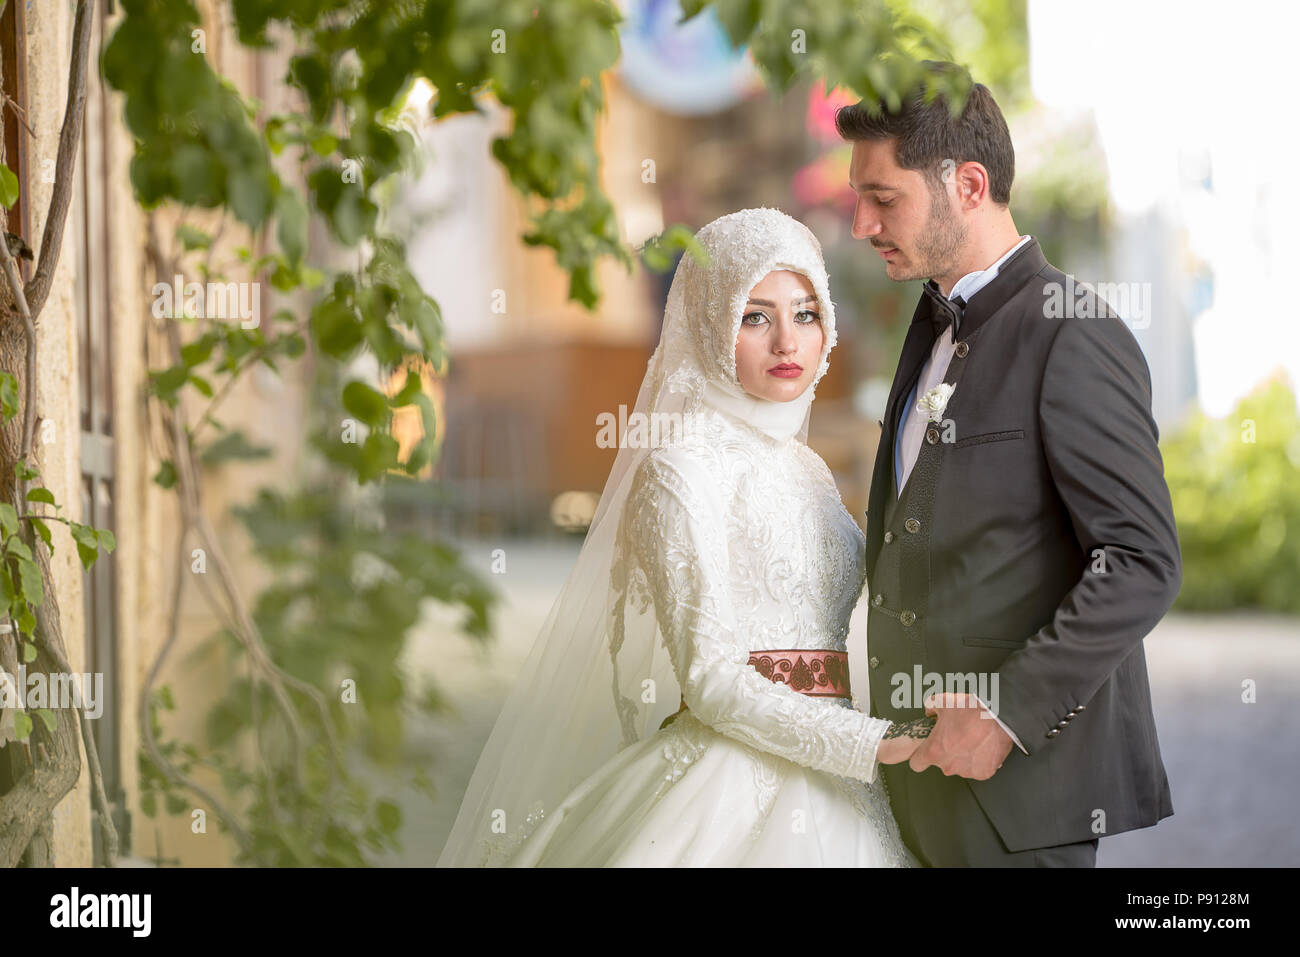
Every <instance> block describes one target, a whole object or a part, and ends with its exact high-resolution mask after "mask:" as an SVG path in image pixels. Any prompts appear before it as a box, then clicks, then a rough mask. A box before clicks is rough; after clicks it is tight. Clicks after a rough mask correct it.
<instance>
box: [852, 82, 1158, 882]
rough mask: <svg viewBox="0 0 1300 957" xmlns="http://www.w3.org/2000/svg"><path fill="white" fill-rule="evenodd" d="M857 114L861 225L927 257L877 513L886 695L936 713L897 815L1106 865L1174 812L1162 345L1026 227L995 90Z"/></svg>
mask: <svg viewBox="0 0 1300 957" xmlns="http://www.w3.org/2000/svg"><path fill="white" fill-rule="evenodd" d="M926 66H927V69H930V70H933V71H950V70H955V69H958V68H956V67H954V66H952V65H951V64H938V63H927V64H926ZM836 126H837V128H838V130H839V133H840V135H841V136H842V137H843V138H845V139H846V140H850V141H852V143H853V158H852V163H851V166H850V170H849V179H850V184H851V185H852V187H853V189H854V191H855V192H856V193H857V206H856V208H855V211H854V215H853V236H854V238H856V239H865V240H867V241H868V242H870V244H871V246H872V247H873V249H874V250H875V252H876V253H877V254H878V255H879V256H880V257H881V258H882V259H883V260H884V261H885V272H886V274H887V275H888V276H889V278H891V279H893V280H896V281H898V282H905V281H910V280H916V279H920V280H925V285H924V287H923V293H922V295H921V299H920V302H919V303H918V304H917V307H916V313H915V315H914V316H913V318H912V324H911V326H910V327H909V329H908V331H907V338H906V341H905V342H904V344H903V351H902V356H901V358H900V359H899V363H898V369H897V371H896V372H895V375H894V383H893V388H892V389H891V390H890V395H889V402H888V406H887V409H886V412H885V418H884V420H883V422H882V423H881V426H882V434H881V439H880V447H879V450H878V452H877V453H876V464H875V472H874V475H873V478H872V483H871V497H870V508H869V510H868V512H867V556H866V560H867V575H868V583H869V593H870V599H869V602H870V604H869V607H870V612H869V619H868V621H869V624H868V629H869V631H868V638H867V653H868V656H869V661H868V665H869V672H868V673H869V675H870V687H871V710H872V714H873V715H875V716H877V717H883V718H890V719H894V720H896V721H899V722H902V721H907V720H910V719H913V718H917V717H920V716H921V715H923V714H925V713H927V712H928V713H931V714H935V715H936V716H937V723H936V724H935V727H934V730H933V732H932V734H931V735H930V736H929V737H928V738H927V739H925V740H924V741H923V742H922V744H921V745H920V747H919V748H918V749H917V751H916V752H915V753H914V754H913V756H912V758H911V761H910V768H909V767H905V766H903V765H902V764H898V765H892V766H891V765H885V766H882V773H883V776H884V779H885V782H886V784H887V786H888V788H889V792H890V799H891V803H892V805H893V809H894V813H895V816H896V817H897V819H898V823H899V827H900V829H901V831H902V835H903V838H904V840H905V841H906V842H907V844H908V845H909V846H910V847H911V848H912V850H913V851H914V852H915V853H916V854H917V856H918V857H919V858H920V859H921V861H922V862H923V863H925V864H927V865H929V866H932V867H962V866H977V867H983V866H998V867H1001V866H1011V867H1044V866H1049V867H1091V866H1093V865H1094V864H1095V863H1096V851H1097V842H1098V839H1099V838H1100V837H1102V836H1104V835H1106V834H1115V833H1118V832H1121V831H1128V830H1132V829H1134V828H1141V827H1149V826H1151V825H1153V824H1155V823H1156V822H1158V821H1159V820H1160V819H1161V818H1165V817H1168V816H1169V815H1171V814H1173V806H1172V804H1171V802H1170V797H1169V783H1168V780H1167V779H1166V776H1165V769H1164V765H1163V763H1162V761H1161V758H1160V747H1159V744H1158V742H1157V740H1156V730H1155V722H1154V719H1153V717H1152V714H1151V695H1150V689H1149V686H1148V683H1147V667H1146V658H1145V655H1144V654H1143V650H1142V639H1143V637H1144V636H1145V635H1146V634H1147V633H1148V632H1150V631H1151V629H1152V627H1154V626H1155V624H1156V622H1158V621H1159V620H1160V618H1161V616H1162V615H1163V614H1164V613H1165V611H1166V610H1167V609H1168V608H1169V606H1170V604H1171V603H1172V602H1173V600H1174V597H1175V596H1176V595H1177V594H1178V588H1179V584H1180V581H1181V574H1182V572H1181V568H1182V565H1181V559H1180V555H1179V547H1178V536H1177V532H1176V530H1175V526H1174V516H1173V510H1172V508H1171V506H1170V500H1169V490H1168V487H1167V486H1166V485H1165V480H1164V473H1163V466H1162V463H1161V459H1160V452H1159V450H1158V449H1157V446H1156V440H1157V431H1156V424H1155V422H1154V420H1153V419H1152V417H1151V383H1150V374H1149V372H1148V369H1147V364H1146V361H1145V360H1144V358H1143V355H1142V352H1141V351H1140V349H1139V348H1138V344H1137V341H1136V340H1135V339H1134V338H1133V335H1132V334H1131V333H1130V332H1129V330H1128V327H1127V326H1125V325H1124V323H1123V322H1122V321H1121V320H1120V319H1119V318H1117V317H1116V316H1115V314H1114V312H1113V311H1111V310H1110V308H1109V307H1108V306H1106V304H1105V303H1103V302H1101V301H1100V300H1098V299H1096V298H1095V294H1093V293H1092V291H1091V290H1088V289H1084V291H1083V293H1082V296H1083V298H1080V299H1079V300H1078V301H1077V302H1076V301H1074V296H1075V289H1076V288H1078V287H1076V286H1075V285H1074V284H1073V283H1069V284H1068V285H1067V277H1066V275H1065V274H1064V273H1062V272H1061V271H1060V270H1059V269H1057V268H1056V267H1054V266H1052V265H1050V264H1049V263H1048V262H1047V260H1046V259H1045V258H1044V257H1043V252H1042V250H1041V249H1040V248H1039V246H1038V243H1037V242H1036V241H1035V240H1034V239H1033V238H1032V237H1029V236H1021V235H1020V232H1019V230H1018V229H1017V228H1016V225H1015V223H1014V222H1013V221H1012V219H1011V214H1010V211H1009V209H1008V205H1007V204H1008V202H1009V200H1010V192H1011V180H1012V177H1013V175H1014V172H1015V155H1014V152H1013V150H1012V146H1011V137H1010V134H1009V133H1008V131H1007V125H1006V121H1005V120H1004V119H1003V117H1002V112H1001V111H1000V110H999V109H998V105H997V103H995V102H994V100H993V97H992V96H991V95H990V94H989V91H988V89H987V88H986V87H984V86H982V85H979V84H976V85H974V86H973V89H972V91H971V93H970V96H969V97H968V99H967V102H966V104H965V107H964V109H963V111H962V112H961V114H960V115H958V116H957V117H955V118H954V117H952V116H951V115H950V113H949V110H948V106H947V104H946V102H945V101H944V100H943V98H942V97H940V98H937V99H935V100H933V101H932V102H931V103H930V104H925V103H924V102H923V100H922V99H921V98H920V97H916V98H913V99H911V100H909V101H908V102H906V103H904V104H903V105H902V107H901V108H900V109H899V111H897V112H892V113H891V112H888V111H885V112H884V113H883V114H880V115H877V116H873V115H872V114H871V113H870V112H869V111H868V110H867V109H866V108H865V107H864V106H863V105H862V104H858V105H855V106H848V107H845V108H843V109H841V110H840V111H839V113H838V115H837V116H836ZM1067 289H1068V290H1069V295H1070V297H1071V298H1070V299H1069V300H1067V301H1066V303H1065V308H1064V309H1061V308H1054V307H1057V306H1059V305H1060V303H1061V296H1062V293H1063V292H1064V291H1065V290H1067ZM1062 312H1064V313H1065V314H1064V316H1062V315H1061V313H1062ZM932 676H933V677H932ZM938 682H942V686H940V685H939V684H938Z"/></svg>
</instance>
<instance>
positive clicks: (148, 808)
mask: <svg viewBox="0 0 1300 957" xmlns="http://www.w3.org/2000/svg"><path fill="white" fill-rule="evenodd" d="M140 810H142V811H144V816H145V817H157V816H158V799H157V797H156V796H155V794H154V792H153V791H146V792H145V793H144V794H142V795H140Z"/></svg>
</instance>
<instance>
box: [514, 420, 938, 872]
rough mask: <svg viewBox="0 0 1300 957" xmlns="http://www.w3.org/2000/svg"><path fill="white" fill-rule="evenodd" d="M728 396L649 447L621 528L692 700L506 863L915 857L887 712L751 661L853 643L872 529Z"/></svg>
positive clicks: (583, 787) (871, 863) (822, 471)
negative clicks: (815, 692)
mask: <svg viewBox="0 0 1300 957" xmlns="http://www.w3.org/2000/svg"><path fill="white" fill-rule="evenodd" d="M720 398H721V400H722V401H718V402H715V403H712V404H710V403H707V402H706V404H705V406H704V407H703V408H701V409H700V411H699V412H698V413H697V414H696V415H695V416H694V417H693V419H692V422H691V426H692V428H691V430H690V433H689V435H688V437H687V438H686V440H685V441H684V442H682V443H681V444H679V445H676V446H674V447H671V448H662V449H656V450H655V451H652V452H651V453H650V454H649V455H648V456H647V457H646V458H645V459H644V461H643V462H642V463H641V466H640V468H639V469H638V470H637V472H636V474H635V477H634V478H633V480H632V485H631V488H630V491H629V496H628V501H627V504H626V507H625V509H624V512H623V517H622V522H621V523H620V526H619V532H618V534H619V537H620V539H621V544H622V546H624V547H623V548H622V549H620V552H621V553H622V554H627V555H631V556H635V561H632V562H629V564H630V565H631V566H632V568H631V569H630V570H629V569H627V568H624V569H621V571H622V573H623V574H625V575H629V576H630V579H631V580H630V581H628V587H629V594H630V596H631V598H632V600H633V601H634V602H639V603H640V605H641V607H642V609H644V607H645V606H646V605H647V604H649V603H653V605H654V609H655V614H656V616H657V618H658V623H659V629H660V632H661V633H662V635H663V636H664V641H665V643H666V644H667V645H668V650H669V653H670V655H671V658H672V664H673V669H674V671H675V672H676V674H677V677H678V681H679V683H680V684H681V688H682V694H683V697H684V698H685V700H686V702H687V703H688V705H689V708H688V710H686V711H683V712H681V713H680V714H679V715H678V716H677V717H676V718H675V719H674V720H673V721H672V723H671V724H669V725H668V726H667V727H666V728H664V729H662V730H660V731H659V732H658V733H655V734H649V735H647V736H646V737H645V738H643V739H642V740H639V741H636V742H635V743H633V744H631V745H630V746H627V747H625V748H624V749H623V750H621V751H620V752H619V753H618V754H616V755H615V756H614V757H613V758H612V759H610V760H609V761H608V762H607V763H606V764H605V765H604V766H603V767H601V768H600V769H599V770H598V771H597V772H596V773H594V774H592V775H591V776H590V777H588V778H587V779H586V780H585V781H584V782H583V783H582V784H580V785H579V786H578V787H577V788H576V789H574V790H573V791H572V793H570V794H569V796H568V797H567V798H566V799H565V800H564V801H563V802H562V803H561V804H560V805H559V806H557V807H555V808H553V809H550V810H548V811H546V812H545V814H544V816H542V817H541V819H540V820H533V821H530V822H529V830H530V831H531V833H526V837H525V835H520V836H521V837H525V839H524V840H523V842H522V844H517V845H516V846H515V847H513V848H510V849H509V850H510V851H511V852H512V854H511V855H509V856H508V857H507V859H506V860H504V861H502V863H507V864H509V865H513V866H691V865H707V866H781V867H798V866H846V867H895V866H917V862H916V860H915V858H914V857H913V856H912V855H911V854H910V853H909V851H908V850H907V849H906V847H905V846H904V845H903V842H902V840H901V838H900V837H899V833H898V828H897V825H896V824H895V822H894V819H893V816H892V814H891V813H890V809H889V801H888V798H887V796H886V794H885V792H884V789H883V783H882V781H881V779H879V778H878V777H877V775H876V763H875V762H876V748H877V745H878V744H879V742H880V739H881V735H882V734H883V732H884V729H885V727H886V726H887V724H888V722H885V721H881V720H878V719H874V718H872V717H870V716H869V715H867V714H864V713H862V712H861V711H858V710H855V709H854V708H853V707H852V706H851V704H850V702H849V701H848V700H846V699H844V698H819V697H810V696H808V695H805V694H802V693H800V692H798V691H795V690H794V689H793V688H791V687H789V686H787V685H785V684H778V683H775V682H773V681H771V680H770V679H768V678H766V677H764V676H763V675H762V674H760V673H759V672H758V671H757V670H756V669H755V668H754V667H753V666H751V665H750V664H749V658H750V653H751V652H752V651H760V650H773V649H809V650H816V649H832V650H836V651H844V650H846V649H845V639H846V637H847V634H848V628H849V616H850V614H851V613H852V611H853V607H854V605H855V603H856V602H857V600H858V597H859V595H860V593H861V590H862V585H863V579H864V575H865V571H864V568H863V557H862V556H863V536H862V532H861V531H860V530H859V528H858V526H857V525H856V524H855V523H854V521H853V519H852V518H851V517H850V516H849V514H848V512H847V511H846V510H845V509H844V506H843V504H842V503H841V501H840V497H839V494H838V492H837V490H836V488H835V485H834V483H833V481H832V479H831V475H830V471H829V470H828V469H827V467H826V465H825V463H824V462H823V461H822V460H821V458H820V457H818V456H817V454H816V453H814V452H813V451H812V450H811V449H809V448H808V447H807V446H806V445H804V444H803V443H802V442H800V441H799V440H798V439H797V438H794V437H791V438H787V439H784V440H777V439H773V438H771V437H769V435H767V434H765V433H764V432H762V431H760V430H758V429H756V428H754V427H753V426H751V425H750V424H748V423H747V422H745V421H741V420H740V419H738V418H736V417H733V416H732V415H730V414H728V412H726V411H723V410H722V409H721V408H717V407H714V406H719V405H721V406H725V404H726V402H725V397H720ZM619 573H620V569H615V574H616V575H618V574H619Z"/></svg>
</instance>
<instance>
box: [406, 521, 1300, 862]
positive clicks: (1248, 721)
mask: <svg viewBox="0 0 1300 957" xmlns="http://www.w3.org/2000/svg"><path fill="white" fill-rule="evenodd" d="M579 544H580V541H579V540H578V539H576V538H575V539H572V540H570V541H548V542H535V541H514V542H510V541H504V542H479V543H472V544H470V545H468V546H466V548H465V556H466V558H467V560H468V561H469V562H470V563H471V564H472V565H473V566H474V567H475V568H477V569H479V570H481V571H482V572H483V573H484V574H485V575H487V576H488V577H489V579H490V580H491V581H492V582H493V583H494V584H495V585H496V586H497V587H499V588H500V590H501V592H502V599H503V600H502V604H501V608H500V613H499V617H498V627H497V635H498V641H497V645H496V648H495V650H494V651H493V652H492V654H490V655H483V654H481V653H479V650H478V649H475V648H473V647H472V646H471V645H470V643H469V642H468V641H467V640H466V639H464V638H463V637H461V636H459V635H457V634H456V633H455V631H454V622H452V621H450V620H442V619H441V618H439V617H437V616H435V615H433V614H431V615H430V616H429V617H428V619H427V620H426V623H425V625H424V626H423V627H422V628H421V630H420V632H419V633H418V634H417V633H413V635H412V638H411V640H410V643H409V646H408V649H407V663H408V667H409V668H411V669H412V670H413V671H414V672H417V673H420V674H434V675H436V676H437V677H438V679H439V681H440V684H441V685H442V687H443V688H444V690H445V691H446V692H447V693H448V695H449V697H450V698H451V699H452V701H453V702H454V703H455V707H456V709H457V711H458V715H456V716H451V717H449V718H446V719H443V720H440V721H438V722H431V721H422V722H421V724H419V725H418V726H416V727H413V728H412V733H411V736H410V750H409V751H408V753H407V760H406V767H405V768H404V771H411V770H414V769H415V768H417V767H420V766H423V767H424V768H425V769H426V770H427V771H428V772H429V774H430V775H431V777H432V778H433V780H434V782H435V784H436V785H437V788H438V800H437V801H436V803H435V804H434V805H433V806H432V807H430V805H429V802H428V800H427V798H425V797H424V796H422V795H416V794H414V793H407V794H406V795H404V796H403V798H402V803H403V809H404V811H405V823H404V826H403V832H402V841H403V845H404V847H405V851H404V854H403V855H402V856H401V857H400V858H391V859H389V860H388V861H386V863H391V864H399V865H414V866H424V865H431V864H433V863H434V862H435V861H436V860H437V857H438V853H439V852H440V850H441V847H442V843H443V841H444V839H445V837H446V834H447V832H448V831H449V830H450V828H451V825H452V822H453V820H454V819H455V815H456V811H457V809H458V807H459V804H460V799H461V795H462V794H463V792H464V788H465V785H466V784H467V782H468V780H469V776H470V774H471V773H472V772H473V769H474V764H475V762H476V760H477V758H478V754H479V750H480V748H481V747H482V745H483V742H484V741H485V740H486V738H487V735H488V733H489V732H490V731H491V728H492V724H493V722H494V720H495V718H496V714H497V711H498V710H499V708H500V705H501V702H502V700H503V699H504V697H505V695H506V694H507V693H508V691H509V689H510V686H511V684H512V682H513V678H514V674H515V672H516V671H517V669H518V668H519V667H520V665H521V663H522V661H523V660H524V658H525V657H526V655H527V653H528V651H529V649H530V647H531V645H532V642H533V639H534V637H535V635H536V632H537V629H538V628H539V627H540V625H541V623H542V621H543V619H544V618H545V616H546V614H547V612H548V611H549V610H550V607H551V603H552V602H553V601H554V598H555V596H556V594H557V593H558V591H559V588H560V586H561V585H562V584H563V581H564V578H565V576H566V575H567V574H568V570H569V568H570V567H571V566H572V564H573V561H574V559H575V558H576V556H577V552H578V546H579ZM494 548H503V549H504V550H505V555H506V563H507V564H506V573H505V574H501V575H492V574H491V572H490V563H491V554H492V550H493V549H494ZM434 610H435V609H432V608H431V609H430V611H431V612H432V611H434ZM864 611H865V610H864V609H863V608H862V607H861V606H860V608H859V612H858V613H857V614H855V618H854V622H855V624H854V629H853V636H854V640H853V641H852V642H851V644H850V655H851V656H852V657H853V659H854V661H853V665H854V675H853V680H854V686H855V687H856V688H865V687H866V683H865V681H864V680H860V678H859V669H860V668H861V665H862V662H860V661H859V660H857V659H860V658H862V657H864V656H863V651H862V644H861V642H862V641H863V637H864V634H865V614H864ZM1146 653H1147V660H1148V663H1149V667H1150V672H1151V685H1152V696H1153V700H1154V705H1155V712H1156V722H1157V727H1158V732H1159V736H1160V746H1161V751H1162V753H1163V755H1164V759H1165V766H1166V768H1167V769H1168V772H1169V779H1170V788H1171V790H1172V794H1173V804H1174V811H1175V813H1174V816H1173V817H1171V818H1168V819H1166V820H1165V821H1163V822H1161V823H1160V824H1159V825H1158V826H1157V827H1153V828H1147V829H1145V830H1141V831H1133V832H1129V833H1126V834H1119V835H1115V836H1113V837H1107V838H1104V839H1103V840H1102V842H1101V846H1100V850H1099V852H1098V865H1099V866H1102V867H1129V866H1131V867H1204V866H1216V867H1232V866H1246V867H1256V866H1258V867H1279V866H1297V865H1300V831H1298V830H1297V828H1296V827H1295V825H1294V823H1292V822H1290V813H1291V799H1292V796H1293V795H1294V794H1295V793H1296V792H1297V790H1300V755H1298V754H1297V746H1296V742H1297V741H1298V740H1300V713H1297V711H1296V709H1295V707H1294V703H1295V702H1296V701H1297V700H1300V622H1297V621H1296V620H1295V619H1288V618H1284V617H1280V616H1255V615H1250V614H1232V615H1204V616H1188V615H1174V616H1170V617H1169V618H1167V619H1166V620H1165V621H1164V622H1162V623H1161V625H1160V626H1159V627H1158V628H1157V629H1156V631H1155V632H1154V633H1153V634H1152V635H1151V636H1149V637H1148V639H1147V641H1146ZM1245 679H1253V680H1254V681H1255V683H1256V694H1257V699H1258V701H1257V703H1254V704H1244V703H1242V700H1241V699H1242V682H1243V681H1244V680H1245Z"/></svg>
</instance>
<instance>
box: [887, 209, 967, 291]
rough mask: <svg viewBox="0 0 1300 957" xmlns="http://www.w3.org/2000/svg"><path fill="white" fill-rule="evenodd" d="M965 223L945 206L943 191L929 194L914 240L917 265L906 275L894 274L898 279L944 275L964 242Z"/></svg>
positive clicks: (929, 277)
mask: <svg viewBox="0 0 1300 957" xmlns="http://www.w3.org/2000/svg"><path fill="white" fill-rule="evenodd" d="M967 232H968V229H967V226H966V225H965V224H964V223H963V222H962V221H961V220H959V219H958V218H957V217H956V216H955V215H954V214H953V211H952V208H951V207H950V206H949V205H948V202H947V196H945V195H944V194H943V192H942V191H936V192H932V193H931V194H930V216H929V218H928V219H927V220H926V221H925V226H924V228H923V229H922V230H921V236H920V238H919V239H917V241H916V267H915V268H914V269H912V270H910V271H909V272H908V274H907V275H902V276H894V277H893V278H894V279H895V280H896V281H898V282H908V281H910V280H912V279H931V278H933V277H934V276H946V275H949V274H950V273H951V272H953V270H954V264H955V263H956V262H957V259H958V253H959V252H960V251H961V248H962V247H963V246H965V245H966V234H967Z"/></svg>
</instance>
